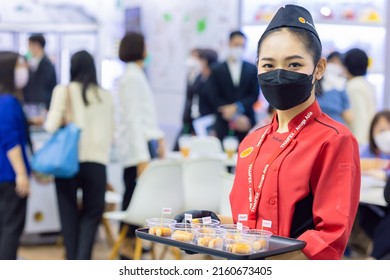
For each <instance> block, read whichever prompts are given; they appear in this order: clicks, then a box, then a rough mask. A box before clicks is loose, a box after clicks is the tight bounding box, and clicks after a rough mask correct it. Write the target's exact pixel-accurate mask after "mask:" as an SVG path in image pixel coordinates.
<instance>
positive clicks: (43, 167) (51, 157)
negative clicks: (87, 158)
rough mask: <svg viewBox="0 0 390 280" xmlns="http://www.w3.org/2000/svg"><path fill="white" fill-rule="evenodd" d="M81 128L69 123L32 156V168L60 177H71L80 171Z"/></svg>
mask: <svg viewBox="0 0 390 280" xmlns="http://www.w3.org/2000/svg"><path fill="white" fill-rule="evenodd" d="M79 138H80V128H79V127H78V126H76V125H75V124H73V123H68V124H67V125H66V126H64V127H63V128H60V129H58V130H57V131H56V132H55V133H54V134H53V136H52V137H51V138H50V139H49V140H48V141H47V142H46V143H45V144H44V145H43V147H42V148H40V149H39V150H38V151H37V152H36V153H35V154H34V155H33V157H32V162H31V168H32V170H34V171H36V172H39V173H42V174H47V175H52V176H54V177H58V178H70V177H73V176H74V175H76V173H77V172H78V171H79V158H78V146H79Z"/></svg>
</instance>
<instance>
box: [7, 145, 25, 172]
mask: <svg viewBox="0 0 390 280" xmlns="http://www.w3.org/2000/svg"><path fill="white" fill-rule="evenodd" d="M7 157H8V159H9V161H10V163H11V166H12V168H13V170H14V172H15V174H16V175H17V176H23V175H24V176H27V170H26V165H25V163H24V160H23V153H22V148H21V146H20V145H16V146H15V147H13V148H12V149H10V150H9V151H8V152H7Z"/></svg>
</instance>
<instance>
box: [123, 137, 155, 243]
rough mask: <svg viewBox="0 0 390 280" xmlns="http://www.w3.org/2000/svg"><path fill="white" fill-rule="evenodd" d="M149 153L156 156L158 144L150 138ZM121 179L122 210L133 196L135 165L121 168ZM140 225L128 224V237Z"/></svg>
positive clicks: (135, 178)
mask: <svg viewBox="0 0 390 280" xmlns="http://www.w3.org/2000/svg"><path fill="white" fill-rule="evenodd" d="M148 148H149V154H150V157H151V158H152V159H153V158H156V157H157V150H158V146H157V143H156V140H151V141H149V142H148ZM123 181H124V183H125V192H124V194H123V199H122V210H126V209H127V207H128V206H129V204H130V201H131V197H132V196H133V193H134V190H135V186H136V184H137V166H130V167H126V168H125V169H124V170H123ZM122 226H123V223H121V224H120V229H122ZM140 226H141V225H129V231H128V233H127V236H128V237H134V236H135V230H136V229H137V228H139V227H140Z"/></svg>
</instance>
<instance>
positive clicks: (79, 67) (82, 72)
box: [70, 50, 99, 106]
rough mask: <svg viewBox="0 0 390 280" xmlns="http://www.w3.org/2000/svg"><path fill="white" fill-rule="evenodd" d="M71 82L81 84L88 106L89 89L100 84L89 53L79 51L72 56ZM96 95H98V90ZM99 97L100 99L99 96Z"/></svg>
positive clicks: (85, 102) (84, 99)
mask: <svg viewBox="0 0 390 280" xmlns="http://www.w3.org/2000/svg"><path fill="white" fill-rule="evenodd" d="M70 81H71V82H79V83H81V84H82V85H83V90H82V96H83V101H84V104H85V105H86V106H88V104H89V103H88V100H87V88H88V87H89V86H90V85H93V86H98V82H97V78H96V68H95V62H94V59H93V57H92V55H90V54H89V53H88V52H87V51H84V50H83V51H78V52H76V53H75V54H73V55H72V58H71V60H70ZM96 94H98V91H97V90H96ZM97 97H98V99H99V96H98V95H97Z"/></svg>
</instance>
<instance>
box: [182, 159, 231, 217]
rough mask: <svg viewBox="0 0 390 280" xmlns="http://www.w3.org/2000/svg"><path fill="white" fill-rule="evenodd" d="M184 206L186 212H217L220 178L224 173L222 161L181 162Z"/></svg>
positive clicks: (188, 160)
mask: <svg viewBox="0 0 390 280" xmlns="http://www.w3.org/2000/svg"><path fill="white" fill-rule="evenodd" d="M182 167H183V184H184V206H185V209H186V210H191V209H203V210H210V211H213V212H218V211H219V204H220V197H221V189H222V178H221V176H220V174H221V173H222V172H226V167H225V166H224V162H223V160H222V159H217V158H211V157H200V158H190V159H187V160H185V161H183V165H182Z"/></svg>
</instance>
